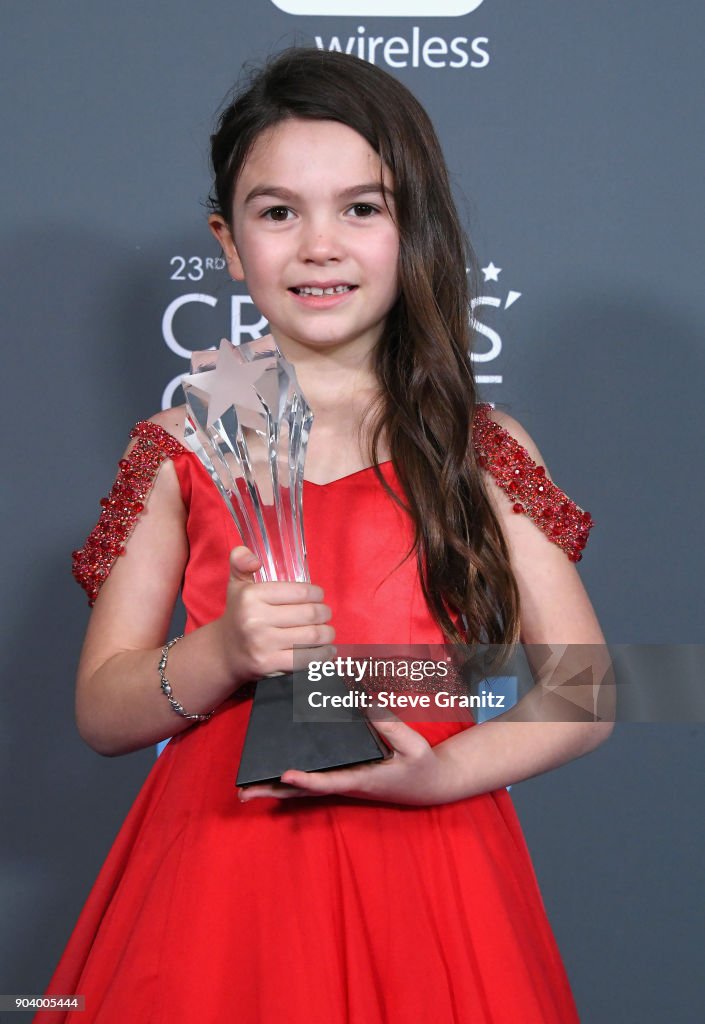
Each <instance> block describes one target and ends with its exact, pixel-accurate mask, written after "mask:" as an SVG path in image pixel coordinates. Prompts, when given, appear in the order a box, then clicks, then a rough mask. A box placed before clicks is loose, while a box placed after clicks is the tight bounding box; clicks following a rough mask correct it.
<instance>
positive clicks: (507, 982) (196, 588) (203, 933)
mask: <svg viewBox="0 0 705 1024" xmlns="http://www.w3.org/2000/svg"><path fill="white" fill-rule="evenodd" d="M150 430H151V428H150ZM172 440H173V439H172ZM166 443H167V444H169V443H170V442H169V441H167V442H166ZM177 443H178V442H177ZM182 455H183V457H182ZM174 466H175V469H176V473H177V477H178V480H179V485H180V488H181V493H182V496H183V500H184V504H185V507H186V528H187V531H188V538H189V545H190V557H189V562H188V565H187V567H186V572H185V576H184V581H183V599H184V604H185V606H186V610H187V626H186V628H187V630H189V631H190V630H192V629H195V628H197V627H198V626H200V625H202V624H203V623H205V622H209V621H212V620H213V619H214V618H216V617H217V616H218V615H220V614H221V613H222V610H223V607H224V602H225V593H226V586H227V577H228V552H229V551H230V549H231V548H232V546H233V545H234V544H235V543H236V542H237V536H236V533H235V528H234V525H233V523H232V520H231V518H230V516H229V515H228V513H227V510H226V509H225V507H224V505H223V503H222V500H221V498H220V497H219V495H218V494H217V492H216V489H215V488H214V487H213V484H212V482H211V481H210V480H209V478H208V476H207V474H206V472H205V471H204V470H203V468H202V467H201V465H200V463H199V462H198V460H197V459H196V457H195V456H193V455H191V454H190V453H187V452H185V450H184V451H183V453H180V454H179V455H178V457H176V458H175V460H174ZM155 472H156V470H155ZM382 472H383V473H384V475H385V479H386V480H387V482H388V483H389V484H390V486H392V487H393V488H396V487H398V482H397V480H396V476H395V473H394V470H393V467H392V465H391V463H387V464H384V465H383V467H382ZM139 500H142V499H139ZM304 500H305V508H306V532H307V540H308V547H309V556H310V563H311V576H312V578H313V579H315V580H316V582H317V583H319V584H320V585H321V586H322V587H323V589H324V592H325V595H326V601H327V603H328V604H329V605H330V606H331V608H332V612H333V620H332V621H333V624H334V625H335V627H336V631H337V637H336V639H337V641H338V642H340V643H343V644H350V643H364V644H375V643H380V644H383V643H387V644H389V643H395V644H396V643H402V644H403V643H409V642H412V641H413V642H415V643H442V641H443V638H442V635H441V632H440V630H439V628H438V626H437V625H436V623H435V622H434V620H433V619H432V617H431V615H430V614H429V611H428V608H427V606H426V604H425V602H424V599H423V593H422V590H421V585H420V582H419V580H418V577H417V572H416V566H415V560H414V559H406V560H404V555H405V554H406V551H407V550H408V547H409V543H410V539H411V526H410V524H409V522H408V520H407V519H406V517H405V515H404V513H403V512H402V510H401V509H400V508H399V507H398V506H397V504H396V503H395V502H394V501H392V499H391V498H390V497H389V495H388V494H387V493H386V491H385V489H384V488H383V487H382V486H381V484H380V482H379V481H378V480H377V478H376V475H375V474H374V473H373V472H362V473H357V474H353V475H352V476H350V477H345V478H342V479H341V480H339V481H337V482H336V483H335V485H334V486H324V487H316V486H311V485H309V486H307V487H306V489H305V499H304ZM124 521H126V520H124V518H123V519H121V520H120V523H121V524H122V523H123V522H124ZM122 528H123V527H122V525H121V529H122ZM126 529H129V517H128V520H127V526H126ZM128 557H129V556H128ZM158 685H159V683H158V675H157V671H156V665H155V686H158ZM251 699H252V698H251V688H249V687H248V688H246V689H244V690H241V691H238V692H237V693H236V694H235V695H234V696H233V697H232V698H230V699H228V700H226V701H225V702H224V703H223V704H222V705H221V706H220V707H219V708H218V709H217V711H216V713H215V714H214V716H213V717H212V719H211V720H210V721H209V722H207V723H205V724H201V725H194V726H193V727H191V728H189V729H187V730H186V731H185V732H182V733H180V734H179V735H178V736H176V737H175V738H173V739H172V740H171V741H170V742H169V743H168V745H167V747H166V749H165V751H164V752H163V753H162V755H161V756H160V757H159V758H158V759H157V760H156V762H155V764H154V767H153V768H152V770H151V772H150V774H149V776H148V777H147V779H146V781H145V783H144V785H143V787H142V789H141V791H140V793H139V795H138V796H137V799H136V800H135V803H134V805H133V807H132V809H131V811H130V813H129V814H128V816H127V819H126V820H125V823H124V824H123V826H122V828H121V829H120V832H119V834H118V836H117V838H116V840H115V842H114V844H113V847H112V849H111V850H110V853H109V854H108V857H107V860H106V862H105V864H104V866H103V868H102V869H101V872H100V874H99V876H98V879H97V881H96V882H95V885H94V886H93V889H92V891H91V893H90V895H89V897H88V899H87V902H86V905H85V907H84V909H83V911H82V913H81V915H80V917H79V920H78V922H77V924H76V926H75V929H74V931H73V934H72V935H71V938H70V940H69V942H68V945H67V947H66V950H65V952H64V954H63V957H62V958H61V961H60V963H59V965H58V967H57V969H56V972H55V974H54V977H53V978H52V980H51V983H50V987H49V990H48V991H49V992H50V993H57V994H68V993H76V994H80V995H83V996H85V1001H86V1010H85V1012H82V1013H76V1014H75V1015H74V1014H71V1013H69V1014H67V1013H65V1012H49V1011H47V1012H40V1013H39V1014H37V1016H36V1018H35V1020H36V1022H37V1024H48V1022H51V1024H57V1022H59V1021H62V1022H63V1021H68V1020H71V1021H73V1020H74V1016H75V1021H76V1022H77V1024H78V1022H80V1024H125V1021H138V1022H140V1024H167V1022H168V1024H194V1022H198V1024H232V1022H233V1021H238V1022H239V1024H416V1022H422V1021H423V1022H425V1021H433V1022H437V1024H518V1022H521V1024H575V1022H576V1021H577V1020H578V1016H577V1013H576V1009H575V1005H574V1002H573V999H572V996H571V992H570V988H569V984H568V981H567V978H566V974H565V971H564V968H563V965H562V962H561V958H560V954H559V951H558V949H557V946H556V943H555V940H554V936H553V934H552V931H551V928H550V925H549V922H548V920H547V917H546V913H545V909H544V906H543V902H542V899H541V895H540V892H539V889H538V886H537V882H536V878H535V876H534V871H533V868H532V865H531V861H530V858H529V854H528V852H527V849H526V845H525V842H524V839H523V836H522V832H521V828H520V826H519V823H518V820H517V817H516V814H515V811H514V807H513V804H512V800H511V797H510V795H509V794H508V793H507V792H506V791H505V790H500V791H497V792H493V793H486V794H482V795H480V796H476V797H472V798H469V799H466V800H460V801H456V802H455V803H450V804H444V805H441V806H433V807H411V806H401V805H396V804H388V803H381V802H379V803H377V802H371V801H364V800H356V799H351V798H344V797H324V798H317V797H306V798H302V799H296V800H284V801H277V800H274V799H261V800H253V801H249V802H247V803H240V802H239V800H238V799H237V795H236V788H235V782H234V780H235V773H236V767H237V763H238V760H239V756H240V751H241V747H242V742H243V739H244V734H245V730H246V727H247V720H248V716H249V711H250V707H251ZM410 724H411V726H412V727H413V728H415V729H417V730H418V731H419V732H420V733H421V734H422V735H424V736H425V737H426V739H427V740H428V742H429V743H431V744H432V745H435V744H437V743H440V742H442V741H443V740H444V739H446V738H448V737H449V736H451V735H453V734H454V733H457V732H459V731H460V730H462V729H464V728H480V729H481V728H483V726H473V725H469V726H468V725H467V723H458V722H438V721H434V722H425V723H424V722H412V723H410Z"/></svg>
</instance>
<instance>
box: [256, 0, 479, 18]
mask: <svg viewBox="0 0 705 1024" xmlns="http://www.w3.org/2000/svg"><path fill="white" fill-rule="evenodd" d="M482 2H483V0H437V2H436V3H432V2H431V0H272V3H273V4H274V6H275V7H278V8H279V10H280V11H284V12H285V13H286V14H299V15H304V16H306V15H316V16H318V17H338V18H432V17H434V18H460V17H462V16H463V15H464V14H472V12H473V11H476V10H477V8H478V7H479V6H480V4H481V3H482Z"/></svg>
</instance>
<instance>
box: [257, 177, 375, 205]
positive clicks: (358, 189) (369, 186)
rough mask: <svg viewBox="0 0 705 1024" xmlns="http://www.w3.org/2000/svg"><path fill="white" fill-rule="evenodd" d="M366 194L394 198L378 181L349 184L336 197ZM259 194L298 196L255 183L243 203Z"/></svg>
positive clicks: (281, 189)
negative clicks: (349, 185)
mask: <svg viewBox="0 0 705 1024" xmlns="http://www.w3.org/2000/svg"><path fill="white" fill-rule="evenodd" d="M368 195H381V196H382V197H383V198H384V199H385V200H386V199H388V198H392V199H393V198H394V193H393V192H392V190H391V189H390V188H387V186H386V185H384V184H382V182H380V181H366V182H363V184H362V185H351V187H350V188H344V189H343V190H342V191H341V192H338V193H337V198H338V199H356V198H357V197H358V196H368ZM260 196H271V197H272V198H274V199H284V200H286V201H290V200H292V199H298V198H299V196H298V195H297V193H296V192H292V191H291V189H288V188H283V187H282V186H281V185H256V186H255V187H254V188H253V189H251V190H250V191H249V192H248V193H247V195H246V196H245V205H247V204H248V203H251V202H252V201H253V200H254V199H259V198H260Z"/></svg>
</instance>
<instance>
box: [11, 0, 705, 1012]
mask: <svg viewBox="0 0 705 1024" xmlns="http://www.w3.org/2000/svg"><path fill="white" fill-rule="evenodd" d="M350 3H351V4H352V6H350V5H348V7H347V8H345V7H344V5H343V3H342V2H341V0H328V2H327V3H326V4H324V5H323V6H325V8H326V11H327V12H328V13H327V15H320V14H316V13H311V14H306V13H303V12H305V11H306V10H307V9H308V10H313V11H315V8H316V2H315V0H310V2H308V3H307V2H306V0H289V2H285V0H281V6H282V7H287V6H288V7H289V8H290V9H291V10H295V11H298V12H299V13H286V12H285V11H283V10H280V9H278V8H277V6H275V5H274V4H273V3H272V2H270V0H256V2H255V3H249V4H245V3H244V2H243V0H230V2H226V0H202V2H201V3H199V4H193V3H190V2H189V3H187V2H185V0H172V2H171V3H168V4H166V3H159V4H157V3H149V2H148V3H146V4H145V3H144V2H143V0H142V2H139V3H138V2H137V0H123V2H122V3H121V4H119V5H118V4H100V3H99V4H95V3H90V2H88V0H67V2H64V3H61V4H55V3H50V2H48V0H29V2H26V3H24V4H20V3H12V2H11V0H5V3H4V4H3V5H2V15H3V23H4V24H3V31H2V36H1V39H2V42H1V44H0V45H1V47H2V52H1V55H0V68H1V69H2V76H3V89H2V94H1V98H0V104H2V109H3V116H4V122H3V123H4V129H3V136H2V137H3V154H4V157H5V159H4V161H3V170H2V174H3V179H2V194H3V195H4V196H5V202H4V204H3V213H4V219H5V222H6V230H5V232H4V235H3V241H2V274H1V276H0V280H1V281H2V284H3V286H4V287H5V288H6V290H7V301H6V303H5V304H4V307H3V325H4V337H5V343H4V370H5V372H4V374H3V382H4V387H3V403H4V406H5V415H4V418H3V419H4V422H5V443H4V446H3V452H4V456H5V458H6V459H7V467H6V469H5V473H4V476H5V480H6V483H7V487H6V500H5V512H6V516H7V522H6V524H5V527H4V534H3V536H4V537H5V543H6V546H5V558H4V563H5V571H4V573H3V577H2V582H3V620H2V621H3V625H4V636H5V641H6V642H5V644H4V654H5V658H4V666H3V701H2V718H1V722H2V725H1V727H2V758H3V769H4V774H3V787H2V794H3V808H2V821H3V848H2V878H1V882H0V884H1V891H2V914H1V915H0V930H1V932H2V937H1V942H2V954H1V956H0V992H3V993H13V992H39V991H41V990H42V988H43V986H44V985H45V984H46V982H47V981H48V978H49V975H50V973H51V971H52V969H53V966H54V964H55V962H56V960H57V958H58V956H59V954H60V952H61V950H62V948H63V944H64V942H65V940H66V938H67V935H68V933H69V931H70V929H71V927H72V924H73V922H74V920H75V918H76V915H77V914H78V911H79V909H80V907H81V905H82V902H83V900H84V898H85V896H86V894H87V891H88V889H89V886H90V884H91V882H92V880H93V878H94V877H95V874H96V872H97V870H98V868H99V866H100V864H101V863H102V861H103V858H104V856H105V854H106V852H107V850H108V849H109V846H110V843H111V841H112V839H113V837H114V835H115V832H116V830H117V828H118V826H119V824H120V822H121V820H122V818H123V816H124V814H125V813H126V811H127V809H128V807H129V806H130V803H131V801H132V799H133V797H134V795H135V793H136V791H137V789H138V788H139V785H140V783H141V781H142V779H143V778H144V776H145V774H146V772H147V771H148V769H149V767H150V764H151V763H152V758H153V754H152V752H151V751H143V752H141V753H138V754H133V755H131V756H130V757H126V758H120V759H116V760H109V759H103V758H101V757H99V756H98V755H96V754H94V753H93V752H91V751H90V750H88V749H87V748H86V747H84V745H83V744H82V743H81V741H80V739H79V738H78V736H77V733H76V730H75V727H74V724H73V674H74V669H75V665H76V660H77V657H78V652H79V647H80V642H81V636H82V632H83V630H84V627H85V623H86V618H87V614H88V613H87V607H86V601H85V598H84V596H83V594H82V592H81V591H80V590H79V588H78V587H77V586H76V585H75V584H74V583H73V582H72V580H71V577H70V573H69V556H70V552H71V550H72V549H73V548H75V547H78V546H80V544H81V542H82V540H83V538H84V536H85V534H86V532H87V531H88V530H89V529H90V528H91V527H92V525H93V523H94V521H95V518H96V516H97V512H98V499H99V498H100V497H101V496H102V495H103V494H105V493H106V492H107V489H108V487H109V485H110V482H111V479H112V476H113V473H114V469H115V463H116V460H117V459H118V457H119V455H120V453H121V451H122V448H123V446H124V444H125V443H126V439H127V434H128V432H129V429H130V427H131V426H132V424H133V423H134V422H135V421H136V420H137V419H139V418H141V417H143V416H146V415H149V414H150V413H151V412H153V411H155V410H156V409H157V408H159V406H160V403H161V401H162V395H163V392H164V390H165V389H166V388H168V385H169V382H170V381H172V380H173V379H174V378H175V377H176V376H177V375H178V374H180V373H181V372H183V371H184V370H185V368H186V360H185V358H184V354H185V351H186V350H187V349H188V348H189V347H193V348H203V347H207V346H208V345H210V344H213V343H215V342H217V340H218V339H219V338H220V336H221V335H223V334H228V333H230V331H231V330H232V322H231V314H232V309H234V311H235V314H236V315H238V314H239V315H240V319H241V322H242V323H244V324H248V323H254V322H256V320H257V314H256V312H255V311H254V309H253V308H252V307H251V306H250V305H249V304H248V303H247V302H246V301H245V299H246V297H245V296H244V292H242V290H240V291H239V292H237V290H235V291H234V289H233V286H232V285H231V283H230V282H229V280H228V278H227V276H226V275H225V274H224V273H223V272H222V271H219V270H218V269H217V268H216V267H214V266H213V265H212V261H213V260H214V259H215V257H217V255H218V251H217V247H216V246H215V243H214V242H213V240H212V239H211V237H210V235H209V233H208V232H207V230H206V226H205V212H204V209H203V206H202V203H203V200H204V199H205V196H206V194H207V191H208V187H209V180H208V173H207V139H208V134H209V131H210V129H211V126H212V120H213V114H214V112H215V110H216V108H217V107H218V105H219V104H220V102H221V100H222V99H223V97H224V95H225V93H226V92H227V90H228V89H229V88H230V86H231V85H232V84H233V82H234V80H235V78H236V76H237V74H238V69H239V68H240V66H241V64H242V62H243V61H244V60H248V59H251V58H253V57H261V56H263V55H266V54H267V53H270V52H272V51H275V50H277V49H280V48H281V47H282V46H284V45H287V44H290V43H300V44H301V43H311V42H313V41H314V39H315V37H316V36H319V37H320V39H321V43H322V45H330V42H331V39H332V37H333V36H337V37H338V38H339V39H340V40H341V41H342V42H341V45H342V46H343V47H345V46H346V45H347V44H348V40H350V39H351V40H352V42H353V44H354V45H355V46H356V47H357V45H359V44H360V40H361V41H362V45H363V46H364V47H365V48H366V49H365V56H368V57H369V47H370V45H371V44H370V38H374V39H376V40H377V41H376V42H375V43H374V56H375V59H376V62H377V63H379V64H380V65H381V66H384V67H388V68H389V69H390V70H392V71H393V72H394V73H395V74H398V75H399V77H400V78H401V79H402V80H403V81H404V82H405V83H406V84H407V85H409V86H410V87H411V89H412V90H413V91H414V92H415V93H416V94H417V95H418V96H419V98H420V99H421V100H422V102H423V103H424V104H425V105H426V106H427V108H428V109H429V112H430V113H431V115H432V117H433V119H434V121H435V123H436V125H437V127H438V131H439V134H440V136H441V139H442V142H443V144H444V147H445V150H446V154H447V157H448V162H449V165H450V167H451V170H452V173H453V179H454V182H455V186H456V190H457V196H458V200H459V203H460V205H461V208H462V210H463V214H464V216H465V218H466V221H467V223H468V226H469V228H470V230H471V233H472V236H473V238H474V241H475V245H476V248H477V250H478V253H479V256H480V259H481V262H482V266H483V267H486V268H488V269H487V271H486V275H485V276H487V277H488V280H487V282H486V284H485V286H484V295H483V298H482V303H481V305H480V306H479V308H478V310H477V316H478V319H479V320H480V321H481V323H482V324H483V325H484V326H483V332H484V335H483V337H482V339H481V344H480V346H479V352H480V354H481V355H483V356H484V358H483V359H482V360H481V361H478V364H477V371H478V373H479V374H480V375H481V376H482V377H483V378H484V379H485V382H484V383H483V393H484V396H485V398H487V399H489V400H492V401H496V402H498V403H501V404H502V405H503V406H504V407H505V408H507V409H508V410H509V411H510V412H512V414H513V415H515V416H516V417H517V418H518V419H519V420H520V421H521V422H522V423H523V424H524V425H525V427H526V428H527V429H528V430H529V432H530V433H532V434H533V436H534V438H535V440H536V441H537V443H538V445H539V447H540V448H541V450H542V452H543V455H544V457H545V459H546V462H547V465H548V467H549V469H550V471H551V473H552V475H553V477H554V478H555V479H556V481H557V482H558V483H559V484H560V485H561V486H563V487H564V488H565V489H566V490H567V491H568V493H569V494H570V495H571V496H572V497H573V498H574V499H575V500H576V501H577V502H578V503H579V504H581V505H583V506H584V507H586V508H588V509H589V510H590V511H591V512H592V514H593V515H594V517H595V519H596V521H597V526H596V527H595V529H594V531H593V536H592V539H591V541H590V544H589V546H588V549H587V552H586V557H585V559H584V561H583V562H582V563H581V565H580V571H581V573H582V577H583V579H584V581H585V584H586V586H587V588H588V590H589V592H590V594H591V597H592V599H593V601H594V604H595V607H596V609H597V612H598V615H599V617H600V619H601V622H602V624H603V627H604V630H605V632H606V634H607V637H608V639H609V640H610V641H611V642H612V643H673V644H679V643H695V642H702V639H703V630H702V625H703V622H702V611H703V599H702V588H701V579H702V577H703V545H702V532H701V530H700V528H699V527H700V522H701V516H702V511H701V510H702V502H703V485H702V466H703V455H704V454H705V452H704V451H703V434H704V430H703V427H704V424H703V406H702V403H701V402H700V401H699V400H698V399H699V398H700V390H701V387H702V381H703V370H704V369H705V359H704V357H703V345H702V321H703V317H702V294H703V286H702V273H703V260H702V255H703V246H702V231H703V229H702V224H701V222H700V221H699V218H698V216H697V212H698V211H699V210H700V209H701V203H702V189H701V183H702V181H703V180H704V178H705V167H704V166H703V164H704V161H703V149H702V139H703V124H702V114H701V110H702V56H701V40H702V38H703V36H704V35H705V15H704V14H703V8H702V5H701V4H700V3H697V2H696V0H685V2H682V3H680V4H677V5H666V4H663V3H657V2H656V0H641V2H640V3H622V4H615V3H613V2H607V0H593V2H592V3H589V4H588V3H576V2H574V3H569V4H558V3H552V2H550V0H539V2H536V3H532V4H520V3H509V2H508V0H484V2H482V3H481V4H480V5H479V6H478V5H477V4H472V3H471V2H470V0H468V2H467V3H466V4H465V7H466V8H470V7H473V6H475V7H476V9H475V10H473V11H471V12H469V13H467V14H463V15H461V16H445V17H444V16H440V15H442V13H443V10H445V11H446V12H449V11H450V10H451V9H452V4H451V3H450V0H426V2H425V3H424V2H421V3H419V2H418V0H415V2H414V4H413V5H411V6H409V5H406V7H405V10H407V11H409V10H414V11H415V13H414V15H413V16H411V17H401V16H394V15H395V6H396V7H398V6H399V5H398V4H396V5H395V4H394V3H392V2H391V0H387V3H388V6H387V8H386V13H387V14H389V15H390V16H389V17H376V16H370V15H368V14H366V13H365V6H364V0H360V2H359V4H357V5H355V3H354V0H350ZM384 3H385V0H379V3H376V4H375V5H374V6H375V10H376V11H382V12H384V10H385V9H384ZM444 4H445V7H444V6H443V5H444ZM439 5H440V6H439ZM319 7H320V2H319ZM455 7H456V8H457V7H458V3H457V2H456V4H455ZM336 10H340V11H341V12H342V13H340V14H336V13H335V11H336ZM430 10H433V12H434V16H433V17H428V16H426V12H427V11H430ZM346 11H347V12H348V13H349V12H350V11H352V12H353V16H346ZM358 12H359V13H358ZM439 12H440V14H439ZM395 37H397V38H396V39H395ZM432 37H435V39H434V38H432ZM429 39H431V42H430V43H429V42H428V40H429ZM390 40H391V42H390ZM415 51H417V53H415ZM392 62H395V63H396V65H400V66H396V67H393V66H392ZM432 63H436V64H443V65H445V66H440V67H434V66H430V64H432ZM453 63H454V64H456V65H458V66H451V65H452V64H453ZM414 65H417V66H414ZM208 259H210V260H211V265H210V266H209V265H208V264H207V263H206V261H207V260H208ZM490 264H492V266H490ZM493 267H496V268H500V269H501V272H499V273H497V272H496V271H494V270H493ZM493 278H494V279H493ZM232 294H239V295H240V297H241V298H242V299H243V301H242V302H235V303H234V305H233V304H231V298H230V297H231V295H232ZM194 296H196V298H194ZM184 297H186V298H185V301H184V303H183V305H181V306H179V308H176V305H175V303H176V300H179V299H183V298H184ZM231 305H232V309H231ZM235 326H236V327H237V323H236V324H235ZM167 337H168V338H169V339H170V340H171V344H172V348H170V347H169V346H168V345H167V343H166V341H165V338H167ZM179 350H181V353H180V354H179ZM664 682H665V683H666V684H667V680H665V681H664ZM702 740H703V727H702V726H701V725H698V724H695V723H693V724H690V725H688V724H683V725H670V726H666V725H661V726H646V725H630V726H620V727H618V729H617V730H616V733H615V736H614V738H613V739H612V740H611V742H610V743H609V744H607V745H606V746H604V747H602V748H600V750H599V751H597V752H596V753H595V754H593V755H591V756H590V757H588V758H585V759H582V760H580V761H578V762H575V763H573V764H571V765H568V766H566V767H564V768H563V769H561V770H560V771H558V772H554V773H552V774H550V775H548V776H546V777H543V778H538V779H535V780H532V781H529V782H526V783H523V784H521V785H519V786H517V787H515V788H514V791H513V793H514V798H515V801H516V804H517V807H518V810H519V813H520V815H521V819H522V822H523V825H524V828H525V831H526V835H527V839H528V842H529V845H530V847H531V850H532V852H533V856H534V861H535V865H536V870H537V873H538V876H539V880H540V882H541V886H542V890H543V894H544V898H545V902H546V905H547V908H548V911H549V915H550V918H551V920H552V923H553V926H554V929H555V931H556V934H557V938H558V941H559V943H560V946H561V949H562V952H563V955H564V958H565V962H566V966H567V969H568V973H569V975H570V978H571V982H572V985H573V988H574V991H575V996H576V1000H577V1002H578V1005H579V1008H580V1011H581V1015H582V1019H583V1021H585V1022H588V1024H593V1022H594V1024H605V1022H611V1021H619V1022H620V1024H622V1022H624V1024H627V1022H635V1024H636V1022H638V1024H649V1022H654V1024H663V1022H664V1021H669V1022H671V1024H679V1022H683V1024H686V1022H687V1024H693V1022H702V1021H705V1007H704V1000H703V995H704V992H703V966H704V965H703V962H702V948H703V907H702V904H703V893H704V892H705V877H704V874H703V863H704V861H705V858H703V831H704V825H703V822H704V821H705V816H704V815H703V810H704V808H703V790H704V787H705V771H704V766H705V758H704V756H703V742H702ZM184 799H188V794H184ZM176 967H177V969H182V968H183V965H176ZM21 1016H22V1015H20V1016H13V1018H12V1019H13V1020H19V1019H21ZM3 1019H4V1017H3Z"/></svg>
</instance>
